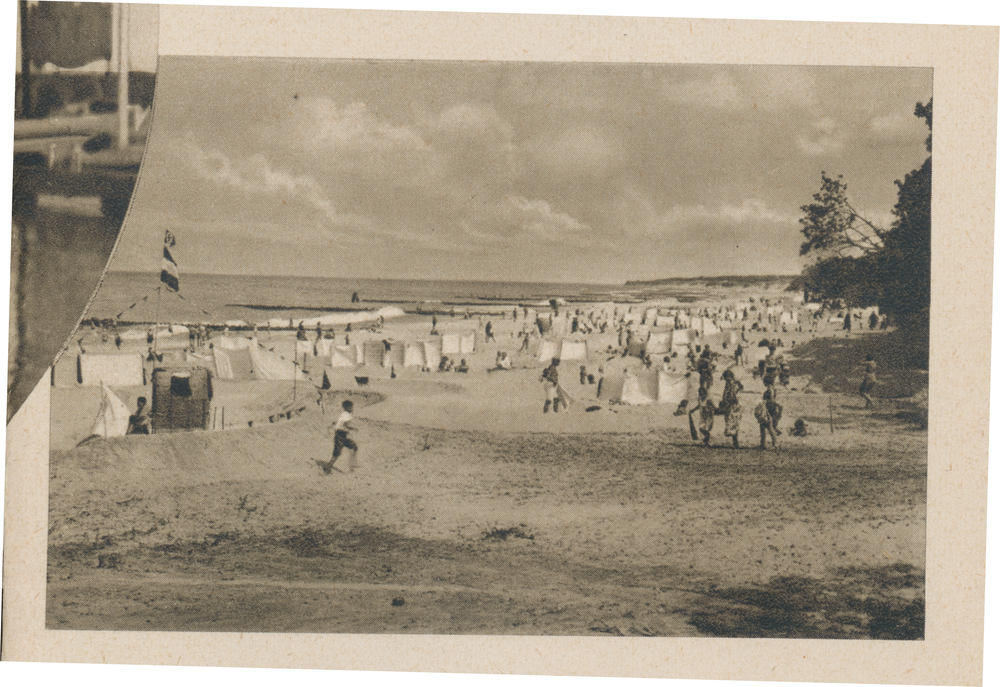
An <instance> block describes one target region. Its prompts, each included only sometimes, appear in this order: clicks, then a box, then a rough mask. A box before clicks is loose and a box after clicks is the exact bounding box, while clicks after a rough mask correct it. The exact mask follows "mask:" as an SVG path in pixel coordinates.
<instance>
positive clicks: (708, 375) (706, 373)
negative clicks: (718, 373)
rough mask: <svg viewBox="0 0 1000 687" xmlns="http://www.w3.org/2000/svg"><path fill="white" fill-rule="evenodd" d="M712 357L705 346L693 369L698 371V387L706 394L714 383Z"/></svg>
mask: <svg viewBox="0 0 1000 687" xmlns="http://www.w3.org/2000/svg"><path fill="white" fill-rule="evenodd" d="M712 357H713V356H712V351H711V350H709V347H708V346H707V345H706V346H705V350H704V351H702V353H701V357H700V358H698V361H697V362H696V363H695V369H697V370H698V383H699V386H700V387H701V388H702V389H704V390H705V391H706V392H707V391H708V390H709V389H711V388H712V383H713V382H714V381H715V361H713V360H712Z"/></svg>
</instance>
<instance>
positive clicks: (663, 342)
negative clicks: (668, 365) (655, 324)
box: [646, 331, 674, 355]
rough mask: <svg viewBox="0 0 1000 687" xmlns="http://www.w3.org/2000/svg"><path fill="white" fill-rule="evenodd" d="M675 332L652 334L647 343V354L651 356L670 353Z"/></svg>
mask: <svg viewBox="0 0 1000 687" xmlns="http://www.w3.org/2000/svg"><path fill="white" fill-rule="evenodd" d="M673 338H674V337H673V332H672V331H666V332H650V333H649V339H647V341H646V352H647V353H649V354H650V355H653V354H657V353H661V354H662V353H669V352H670V349H671V347H672V346H673Z"/></svg>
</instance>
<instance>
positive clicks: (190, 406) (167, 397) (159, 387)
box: [151, 367, 212, 432]
mask: <svg viewBox="0 0 1000 687" xmlns="http://www.w3.org/2000/svg"><path fill="white" fill-rule="evenodd" d="M211 404H212V376H211V373H210V372H209V371H208V370H206V369H205V368H201V367H195V368H173V369H164V368H157V369H155V370H153V408H152V415H151V418H152V423H153V431H154V432H176V431H188V430H192V429H208V419H209V412H210V410H211Z"/></svg>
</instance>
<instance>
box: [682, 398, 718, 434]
mask: <svg viewBox="0 0 1000 687" xmlns="http://www.w3.org/2000/svg"><path fill="white" fill-rule="evenodd" d="M715 410H716V408H715V402H714V401H712V399H710V398H709V397H708V389H706V388H705V387H699V388H698V405H696V406H695V407H694V408H692V409H691V410H690V411H689V412H688V415H694V413H695V412H696V411H697V412H698V431H699V432H701V436H702V440H701V441H702V443H703V444H704V445H705V446H708V445H709V443H710V442H711V440H712V426H713V425H714V424H715Z"/></svg>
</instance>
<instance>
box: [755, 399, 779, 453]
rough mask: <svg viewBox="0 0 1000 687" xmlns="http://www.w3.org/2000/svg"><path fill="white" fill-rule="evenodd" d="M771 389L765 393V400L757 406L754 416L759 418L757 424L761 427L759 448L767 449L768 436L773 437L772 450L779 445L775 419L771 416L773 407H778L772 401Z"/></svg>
mask: <svg viewBox="0 0 1000 687" xmlns="http://www.w3.org/2000/svg"><path fill="white" fill-rule="evenodd" d="M771 391H772V390H771V389H770V388H769V389H767V390H765V391H764V396H763V399H762V400H761V402H760V403H758V404H757V407H756V408H754V409H753V416H754V417H755V418H757V424H759V425H760V446H758V447H757V448H760V449H765V448H767V443H766V439H767V435H768V434H770V435H771V448H774V447H775V446H776V445H777V439H776V438H775V436H774V418H773V417H772V415H771V406H773V405H776V404H775V403H774V401H773V400H772V394H771Z"/></svg>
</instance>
